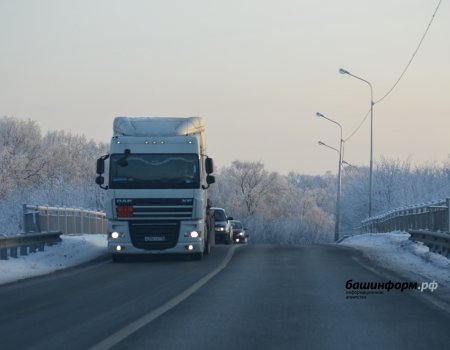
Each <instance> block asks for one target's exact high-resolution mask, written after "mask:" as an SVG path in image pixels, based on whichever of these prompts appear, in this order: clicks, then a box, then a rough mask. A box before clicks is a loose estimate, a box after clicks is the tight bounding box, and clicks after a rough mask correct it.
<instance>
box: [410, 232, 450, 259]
mask: <svg viewBox="0 0 450 350" xmlns="http://www.w3.org/2000/svg"><path fill="white" fill-rule="evenodd" d="M408 233H409V234H410V235H411V238H410V239H411V240H413V241H416V242H422V243H423V244H425V245H426V246H427V247H429V248H430V251H432V252H435V253H439V254H441V255H444V256H446V257H447V258H449V257H450V235H449V234H447V233H439V232H430V231H422V230H419V231H414V230H412V231H408Z"/></svg>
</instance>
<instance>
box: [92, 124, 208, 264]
mask: <svg viewBox="0 0 450 350" xmlns="http://www.w3.org/2000/svg"><path fill="white" fill-rule="evenodd" d="M203 134H204V124H203V120H202V119H201V118H196V117H191V118H161V117H147V118H127V117H118V118H116V119H115V121H114V135H113V138H112V140H111V145H110V153H109V154H108V155H106V156H103V157H101V158H100V159H99V160H98V162H97V173H98V177H97V180H96V181H97V184H99V185H100V186H102V188H105V189H106V190H107V196H106V198H107V199H106V216H107V219H108V250H109V252H110V253H111V254H112V259H113V261H120V260H122V258H123V257H125V256H127V255H132V254H189V255H191V256H192V257H193V258H194V259H201V258H202V256H203V254H209V252H210V249H211V244H212V243H213V242H214V240H213V239H211V235H212V234H213V233H214V231H213V230H212V229H211V227H209V226H210V224H209V222H211V220H210V217H209V216H210V215H211V214H210V210H209V207H208V195H207V192H208V191H207V190H208V188H209V185H210V184H212V183H214V177H213V176H212V175H210V174H211V173H212V172H213V163H212V159H211V158H208V157H207V156H206V149H205V141H204V135H203ZM106 161H107V164H106ZM105 165H106V166H105ZM105 169H107V170H106V173H107V174H106V177H103V176H102V174H103V172H104V171H105ZM105 182H106V183H107V185H106V186H105Z"/></svg>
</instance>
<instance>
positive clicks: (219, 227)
mask: <svg viewBox="0 0 450 350" xmlns="http://www.w3.org/2000/svg"><path fill="white" fill-rule="evenodd" d="M211 210H214V221H215V224H214V225H215V236H216V237H215V238H216V243H219V242H223V243H225V244H230V243H231V242H233V228H232V227H231V220H233V218H232V217H229V216H227V214H226V213H225V209H222V208H211Z"/></svg>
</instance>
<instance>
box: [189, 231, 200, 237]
mask: <svg viewBox="0 0 450 350" xmlns="http://www.w3.org/2000/svg"><path fill="white" fill-rule="evenodd" d="M189 236H190V237H191V238H198V236H200V234H199V233H198V232H197V231H192V232H191V233H190V234H189Z"/></svg>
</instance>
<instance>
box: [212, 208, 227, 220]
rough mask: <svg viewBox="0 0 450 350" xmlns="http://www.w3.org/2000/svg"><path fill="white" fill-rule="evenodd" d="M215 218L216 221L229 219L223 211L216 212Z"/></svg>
mask: <svg viewBox="0 0 450 350" xmlns="http://www.w3.org/2000/svg"><path fill="white" fill-rule="evenodd" d="M214 216H215V219H216V221H227V217H226V215H225V212H224V211H223V210H215V212H214Z"/></svg>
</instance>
